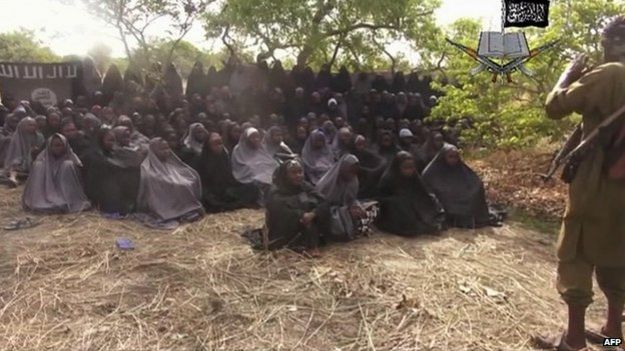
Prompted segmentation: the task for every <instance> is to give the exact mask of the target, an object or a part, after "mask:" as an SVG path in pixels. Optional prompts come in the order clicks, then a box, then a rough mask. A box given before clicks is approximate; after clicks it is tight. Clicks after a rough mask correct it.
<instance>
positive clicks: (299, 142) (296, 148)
mask: <svg viewBox="0 0 625 351" xmlns="http://www.w3.org/2000/svg"><path fill="white" fill-rule="evenodd" d="M307 139H308V130H307V129H306V127H305V126H303V125H300V126H298V127H297V128H295V135H294V137H293V138H292V139H290V140H289V141H287V144H288V145H289V148H290V149H291V150H293V152H295V153H296V154H298V155H301V154H302V150H303V149H304V145H305V144H306V140H307Z"/></svg>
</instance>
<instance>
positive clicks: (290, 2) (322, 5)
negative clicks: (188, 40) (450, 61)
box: [205, 0, 440, 69]
mask: <svg viewBox="0 0 625 351" xmlns="http://www.w3.org/2000/svg"><path fill="white" fill-rule="evenodd" d="M439 5H440V1H439V0H394V1H378V0H229V1H227V2H226V1H224V2H223V3H222V7H221V9H220V11H218V12H216V13H209V14H207V15H205V22H206V23H205V28H206V30H207V32H208V36H211V37H218V36H222V38H223V39H224V40H228V39H229V40H233V41H235V42H248V43H250V44H251V45H259V46H261V48H262V52H261V56H262V57H264V58H268V57H272V56H273V55H274V53H275V52H276V51H277V50H284V51H285V52H286V53H288V54H293V55H294V56H296V57H297V60H296V63H298V64H302V65H303V64H310V65H311V66H313V67H314V68H318V67H319V66H320V65H322V64H324V63H326V62H328V61H331V60H332V57H333V56H335V55H334V52H335V51H336V52H337V53H338V55H336V58H337V60H336V64H337V65H342V64H345V65H348V66H351V67H352V68H354V67H356V68H363V69H367V68H369V69H370V68H380V67H381V66H385V67H384V68H385V69H388V59H387V58H385V54H384V53H383V49H384V48H385V47H386V46H387V45H388V44H389V43H390V42H391V41H396V40H400V39H404V40H409V41H410V42H413V43H416V44H420V43H423V42H426V41H427V40H428V38H431V37H432V36H435V35H436V25H435V21H434V15H433V12H434V10H435V9H436V8H437V7H438V6H439ZM337 47H338V51H337Z"/></svg>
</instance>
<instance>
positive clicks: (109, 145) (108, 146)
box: [102, 131, 115, 151]
mask: <svg viewBox="0 0 625 351" xmlns="http://www.w3.org/2000/svg"><path fill="white" fill-rule="evenodd" d="M114 144H115V136H114V135H113V133H112V132H111V131H108V132H107V133H106V134H104V135H103V136H102V148H104V150H106V151H111V150H113V145H114Z"/></svg>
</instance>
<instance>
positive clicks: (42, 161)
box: [22, 133, 91, 213]
mask: <svg viewBox="0 0 625 351" xmlns="http://www.w3.org/2000/svg"><path fill="white" fill-rule="evenodd" d="M54 139H59V140H61V142H62V143H63V145H65V154H63V155H62V156H61V157H55V156H54V155H52V152H51V151H50V145H51V144H52V140H54ZM79 167H82V163H81V162H80V159H78V156H76V154H75V153H74V151H72V147H71V146H70V145H69V143H68V142H67V139H66V138H65V137H64V136H63V135H61V134H58V133H57V134H54V135H53V136H51V137H50V139H48V145H47V147H46V149H45V150H44V151H42V152H41V153H40V154H39V156H37V159H36V160H35V162H34V163H33V166H32V169H31V172H30V175H29V176H28V180H27V181H26V187H25V188H24V194H23V195H22V206H23V207H24V209H26V210H32V211H42V212H63V213H65V212H81V211H85V210H88V209H89V208H90V207H91V203H90V202H89V199H87V196H86V195H85V193H84V192H83V187H82V183H81V181H80V175H79Z"/></svg>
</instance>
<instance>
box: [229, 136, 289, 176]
mask: <svg viewBox="0 0 625 351" xmlns="http://www.w3.org/2000/svg"><path fill="white" fill-rule="evenodd" d="M276 168H278V161H276V160H275V159H274V158H273V157H272V156H271V154H269V152H268V151H267V150H266V149H265V147H264V146H263V145H262V142H261V137H260V132H259V131H258V129H256V128H248V129H246V130H245V131H244V132H243V134H242V135H241V139H240V140H239V143H238V144H237V146H235V147H234V150H233V151H232V174H233V175H234V178H235V179H236V180H238V181H239V182H241V183H243V184H250V183H257V184H259V185H261V186H268V185H271V182H272V177H273V173H274V171H275V170H276Z"/></svg>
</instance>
